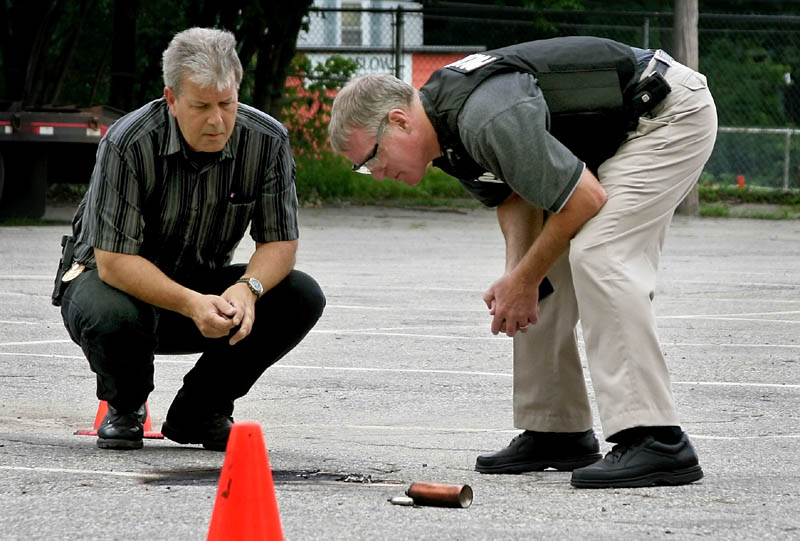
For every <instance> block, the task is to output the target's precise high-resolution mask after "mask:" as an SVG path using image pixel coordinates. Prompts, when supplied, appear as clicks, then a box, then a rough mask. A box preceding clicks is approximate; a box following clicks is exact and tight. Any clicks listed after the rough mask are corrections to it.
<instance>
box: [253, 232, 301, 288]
mask: <svg viewBox="0 0 800 541" xmlns="http://www.w3.org/2000/svg"><path fill="white" fill-rule="evenodd" d="M296 256H297V241H296V240H290V241H280V242H266V243H257V244H256V251H255V252H253V255H252V256H251V257H250V262H249V263H248V264H247V270H246V271H245V276H248V277H253V278H256V279H258V281H259V282H261V285H262V286H264V291H269V290H270V289H272V288H273V287H275V286H276V285H278V283H280V282H281V280H283V279H284V278H286V276H287V275H288V274H289V273H290V272H291V270H292V269H293V268H294V264H295V261H296Z"/></svg>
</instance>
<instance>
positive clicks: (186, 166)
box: [54, 28, 325, 451]
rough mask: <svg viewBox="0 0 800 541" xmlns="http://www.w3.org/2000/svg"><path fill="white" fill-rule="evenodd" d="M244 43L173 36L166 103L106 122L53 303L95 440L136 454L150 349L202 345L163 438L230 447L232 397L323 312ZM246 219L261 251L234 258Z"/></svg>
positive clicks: (278, 137)
mask: <svg viewBox="0 0 800 541" xmlns="http://www.w3.org/2000/svg"><path fill="white" fill-rule="evenodd" d="M235 46H236V42H235V39H234V37H233V35H232V34H231V33H229V32H225V31H221V30H214V29H204V28H191V29H189V30H185V31H183V32H180V33H179V34H177V35H175V36H174V38H173V39H172V41H171V43H170V44H169V46H168V48H167V49H166V51H164V55H163V71H164V84H165V87H166V88H165V89H164V97H163V98H161V99H158V100H156V101H153V102H151V103H148V104H147V105H145V106H144V107H142V108H140V109H138V110H136V111H133V112H132V113H130V114H128V115H126V116H124V117H123V118H121V119H120V120H118V121H117V122H116V123H115V124H114V125H113V126H112V127H111V128H110V129H109V131H108V133H107V134H106V135H105V137H104V138H103V139H102V141H101V142H100V146H99V149H98V153H97V162H96V165H95V168H94V172H93V174H92V178H91V182H90V185H89V190H88V192H87V194H86V196H85V197H84V199H83V201H82V202H81V204H80V206H79V207H78V210H77V212H76V214H75V217H74V218H73V236H74V240H75V246H74V251H73V255H72V257H71V258H69V261H67V262H66V263H67V265H69V264H70V263H71V264H72V267H71V268H70V270H69V271H67V272H66V273H65V275H64V286H63V287H62V288H61V289H62V291H63V294H62V296H61V298H60V299H56V298H55V297H54V302H56V301H57V300H59V301H60V303H61V314H62V316H63V319H64V324H65V326H66V328H67V330H68V331H69V334H70V337H71V338H72V340H73V341H75V342H76V343H77V344H78V345H80V346H81V348H82V349H83V352H84V353H85V355H86V357H87V359H88V361H89V364H90V366H91V369H92V371H93V372H94V373H95V374H96V375H97V396H98V398H100V399H101V400H106V401H107V402H108V404H109V408H108V414H107V415H106V417H105V419H104V420H103V422H102V424H101V425H100V427H99V429H98V440H97V445H98V447H101V448H108V449H138V448H141V447H142V436H143V423H144V421H145V417H146V409H145V402H146V401H147V397H148V395H149V394H150V392H151V391H152V390H153V388H154V386H153V358H154V354H155V353H191V352H198V353H202V355H201V356H200V358H199V360H198V361H197V363H196V364H195V365H194V367H193V368H192V369H191V370H189V372H188V373H187V374H186V375H185V377H184V378H183V386H182V387H181V389H180V390H179V391H178V393H177V396H176V397H175V399H174V401H173V402H172V405H171V406H170V408H169V411H168V413H167V418H166V422H165V423H164V425H163V427H162V432H163V434H164V435H165V436H166V437H167V438H169V439H171V440H174V441H176V442H179V443H196V444H202V445H203V446H204V447H205V448H207V449H215V450H222V451H224V450H225V446H226V443H227V439H228V433H229V432H230V428H231V425H232V422H233V419H232V414H233V405H234V401H235V400H236V399H238V398H240V397H242V396H244V395H245V394H246V393H247V392H248V391H249V390H250V388H251V387H252V385H253V384H254V383H255V382H256V380H257V379H258V378H259V377H260V376H261V374H262V373H263V372H264V370H266V369H267V368H268V367H269V366H270V365H272V364H273V363H275V362H276V361H278V360H279V359H280V358H281V357H282V356H283V355H285V354H286V353H287V352H288V351H290V350H291V349H292V348H294V347H295V346H296V345H297V344H298V343H299V342H300V340H302V339H303V337H304V336H305V335H306V333H308V331H309V330H310V329H311V328H312V327H313V326H314V324H315V323H316V322H317V320H318V319H319V317H320V315H321V314H322V310H323V308H324V306H325V297H324V295H323V293H322V291H321V290H320V287H319V285H318V284H317V283H316V281H315V280H314V279H313V278H311V277H310V276H308V275H307V274H304V273H302V272H300V271H298V270H294V264H295V253H296V250H297V239H298V225H297V196H296V192H295V185H294V178H295V166H294V161H293V159H292V155H291V152H290V147H289V140H288V137H287V132H286V129H285V128H284V127H283V126H282V125H281V124H280V123H279V122H277V121H276V120H275V119H273V118H272V117H270V116H268V115H266V114H264V113H262V112H260V111H258V110H256V109H253V108H251V107H248V106H246V105H243V104H240V103H238V88H239V83H240V81H241V78H242V66H241V63H240V61H239V58H238V56H237V54H236V49H235ZM248 226H250V236H251V237H252V238H253V240H254V241H255V251H254V252H253V253H252V255H251V256H250V259H249V263H248V264H247V265H244V264H231V260H232V258H233V253H234V250H235V249H236V247H237V245H238V244H239V241H240V240H241V239H242V237H243V236H244V234H245V232H246V230H247V228H248ZM65 266H66V265H65Z"/></svg>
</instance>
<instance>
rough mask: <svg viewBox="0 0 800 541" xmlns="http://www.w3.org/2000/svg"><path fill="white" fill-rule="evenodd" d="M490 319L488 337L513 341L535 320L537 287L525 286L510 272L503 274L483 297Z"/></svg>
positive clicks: (536, 318)
mask: <svg viewBox="0 0 800 541" xmlns="http://www.w3.org/2000/svg"><path fill="white" fill-rule="evenodd" d="M483 300H484V302H485V303H486V306H487V307H488V308H489V314H490V315H492V316H493V318H492V334H497V333H500V332H504V333H506V334H507V335H508V336H510V337H513V336H514V335H515V334H517V332H520V331H521V332H526V331H527V330H528V325H533V324H535V323H536V322H537V321H538V320H539V284H534V283H528V282H526V281H525V280H522V279H520V278H518V277H517V274H516V273H514V272H510V273H506V274H504V275H503V276H502V277H500V279H499V280H497V281H496V282H495V283H493V284H492V285H491V286H489V289H488V290H486V293H484V294H483Z"/></svg>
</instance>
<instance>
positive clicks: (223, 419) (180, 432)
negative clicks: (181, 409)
mask: <svg viewBox="0 0 800 541" xmlns="http://www.w3.org/2000/svg"><path fill="white" fill-rule="evenodd" d="M232 426H233V418H231V417H229V416H228V415H222V414H221V413H212V414H210V415H208V416H207V417H205V418H202V419H191V420H185V419H179V418H177V417H170V416H169V414H168V415H167V420H166V421H165V422H164V424H163V425H161V433H162V434H164V436H165V437H167V438H169V439H171V440H172V441H176V442H178V443H200V444H202V445H203V447H205V448H206V449H209V450H211V451H224V450H225V447H226V446H227V445H228V435H229V434H230V432H231V427H232Z"/></svg>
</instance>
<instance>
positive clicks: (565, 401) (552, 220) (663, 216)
mask: <svg viewBox="0 0 800 541" xmlns="http://www.w3.org/2000/svg"><path fill="white" fill-rule="evenodd" d="M329 133H330V139H331V144H332V146H333V148H334V150H336V151H338V152H340V153H342V154H343V155H344V156H345V157H346V158H348V159H349V160H351V161H352V162H353V163H354V165H353V170H354V171H359V172H362V173H369V174H372V176H374V177H375V178H376V179H382V178H384V177H390V178H394V179H396V180H399V181H401V182H404V183H406V184H409V185H414V184H416V183H417V182H419V180H420V179H421V178H422V176H423V175H424V173H425V170H426V168H427V166H428V164H429V163H431V162H433V164H434V165H436V166H438V167H440V168H442V169H443V170H445V171H446V172H448V173H450V174H452V175H454V176H456V177H457V178H458V179H459V180H460V181H461V183H462V184H463V185H464V187H465V188H466V189H467V190H468V191H469V192H470V193H471V194H472V195H473V196H475V197H476V198H477V199H479V200H480V201H482V202H483V203H485V204H487V205H489V206H495V207H497V216H498V220H499V222H500V227H501V229H502V231H503V234H504V236H505V241H506V272H505V274H503V276H501V277H500V278H499V279H498V280H497V281H496V282H494V283H493V284H491V285H490V286H489V288H488V289H487V290H486V293H485V294H484V301H485V302H486V305H487V308H488V309H489V314H490V317H491V331H492V332H493V333H494V334H497V333H500V332H503V333H506V334H507V335H508V336H511V337H514V422H515V425H516V426H518V427H519V428H523V429H525V431H524V432H523V433H522V434H520V435H518V436H517V437H515V438H514V439H513V440H512V441H511V443H510V444H509V445H508V446H507V447H505V448H503V449H501V450H500V451H497V452H495V453H490V454H485V455H481V456H479V457H478V459H477V463H476V469H477V470H478V471H479V472H483V473H519V472H525V471H535V470H544V469H546V468H555V469H558V470H567V471H569V470H574V471H573V474H572V479H571V483H572V484H573V485H574V486H576V487H586V488H591V487H638V486H651V485H663V484H666V485H679V484H685V483H691V482H693V481H696V480H698V479H700V478H702V476H703V473H702V469H701V468H700V465H699V462H698V459H697V455H696V453H695V451H694V448H693V446H692V444H691V443H690V442H689V439H688V437H687V436H686V434H685V432H683V430H681V428H680V424H679V421H678V417H677V413H676V409H675V405H674V402H673V398H672V393H671V389H670V381H669V376H668V373H667V367H666V363H665V360H664V356H663V354H662V351H661V348H660V346H659V342H658V338H657V336H656V324H655V316H654V313H653V309H652V298H653V292H654V289H655V278H656V269H657V268H658V263H659V256H660V253H661V248H662V244H663V240H664V236H665V234H666V230H667V228H668V226H669V222H670V219H671V217H672V214H673V212H674V210H675V208H676V207H677V206H678V204H679V203H680V201H681V200H682V199H683V197H684V196H685V195H686V194H687V193H688V191H689V190H690V189H691V188H692V186H693V185H694V183H695V182H696V180H697V178H698V176H699V175H700V172H701V170H702V168H703V165H704V164H705V162H706V160H707V159H708V157H709V155H710V153H711V150H712V147H713V144H714V140H715V136H716V109H715V107H714V102H713V100H712V98H711V94H710V92H709V90H708V88H707V85H706V80H705V77H704V76H703V75H701V74H699V73H697V72H695V71H693V70H691V69H689V68H687V67H685V66H682V65H680V64H679V63H677V62H675V61H674V60H672V59H671V58H670V57H669V56H668V55H666V54H665V53H663V51H645V50H641V49H634V48H631V47H629V46H626V45H624V44H620V43H617V42H613V41H611V40H605V39H600V38H592V37H568V38H556V39H551V40H542V41H535V42H529V43H524V44H519V45H514V46H510V47H506V48H503V49H498V50H494V51H488V52H486V53H480V54H476V55H471V56H469V57H467V58H465V59H463V60H460V61H458V62H454V63H453V64H450V65H448V66H446V67H444V68H441V69H439V70H437V71H436V72H435V73H434V74H433V75H432V76H431V78H430V79H429V80H428V82H427V83H426V84H425V85H424V86H423V87H422V89H421V90H420V91H417V90H415V89H414V88H413V87H411V86H409V85H407V84H405V83H403V82H402V81H399V80H398V79H396V78H394V77H392V76H389V75H367V76H364V77H361V78H358V79H355V80H353V81H351V82H350V83H349V84H348V85H347V86H346V87H345V88H344V89H343V90H342V91H341V92H340V93H339V94H338V96H337V97H336V100H335V102H334V104H333V110H332V113H331V122H330V126H329ZM544 284H552V287H553V288H554V291H553V292H552V293H551V294H549V295H548V296H547V297H546V298H543V297H540V287H542V286H543V285H544ZM541 291H542V292H543V293H542V295H544V294H545V292H547V293H550V290H545V289H541ZM579 317H580V322H581V325H582V328H583V336H584V340H585V344H586V356H587V362H588V366H589V372H590V375H591V378H592V383H593V386H594V390H595V396H596V400H597V405H598V409H599V413H600V421H601V424H602V428H603V433H604V434H605V437H606V440H608V441H610V442H613V443H615V444H616V445H615V446H614V447H613V449H612V450H611V452H609V453H608V454H607V455H606V456H605V457H603V458H601V455H600V454H599V445H598V442H597V439H596V438H595V435H594V431H593V430H592V426H593V422H592V417H591V409H590V404H589V399H588V395H587V390H586V386H585V383H584V375H583V370H582V367H581V360H580V356H579V353H578V346H577V342H576V334H575V327H576V325H577V323H578V319H579Z"/></svg>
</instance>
